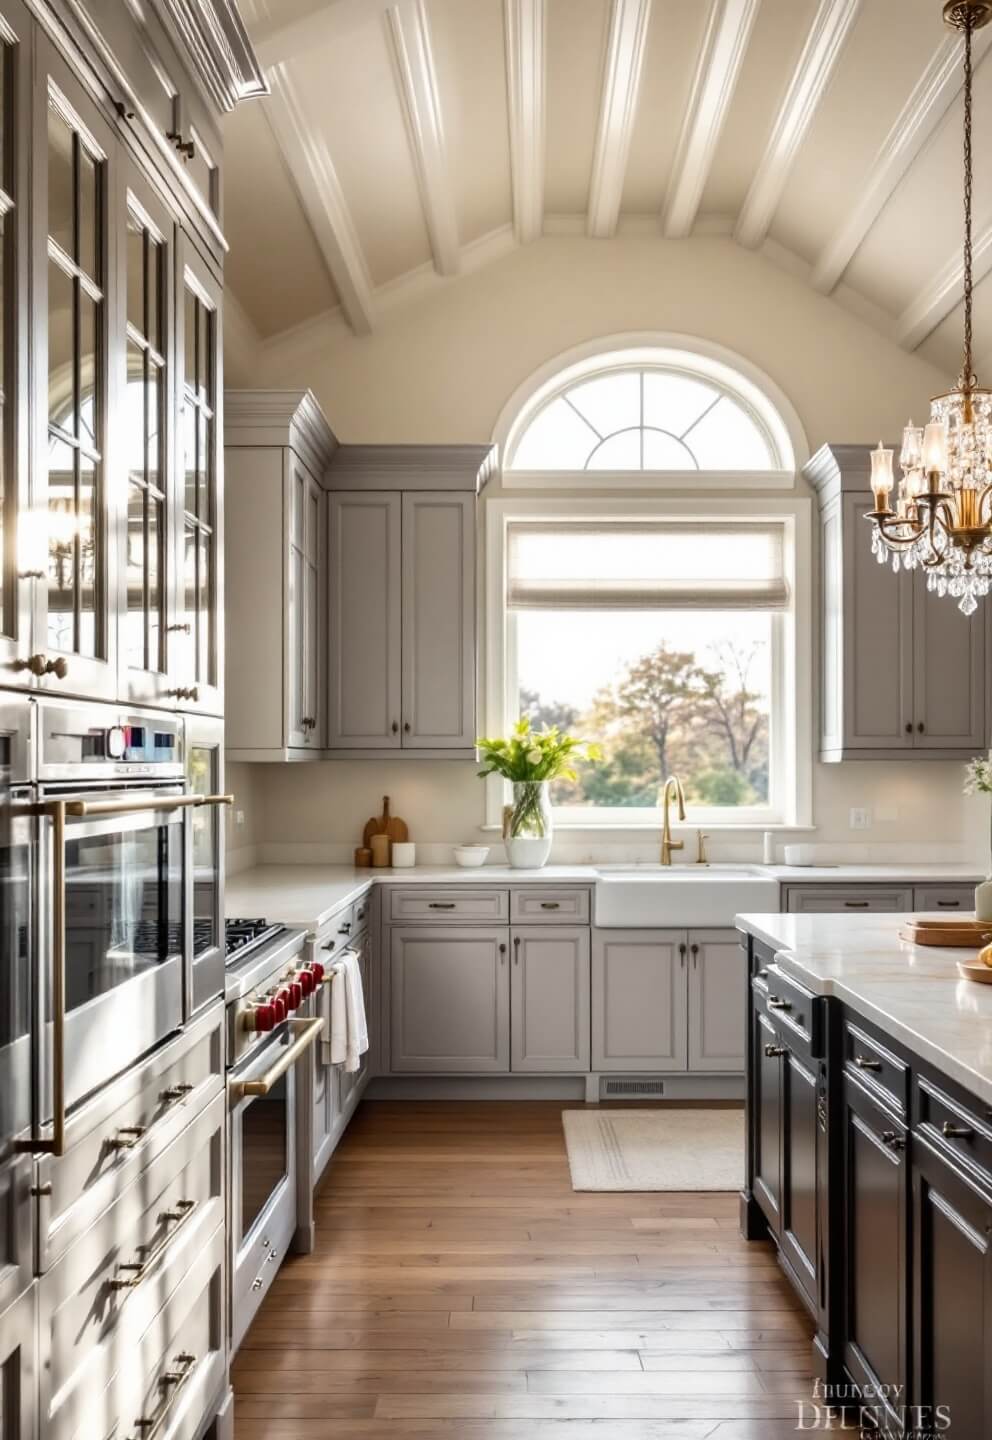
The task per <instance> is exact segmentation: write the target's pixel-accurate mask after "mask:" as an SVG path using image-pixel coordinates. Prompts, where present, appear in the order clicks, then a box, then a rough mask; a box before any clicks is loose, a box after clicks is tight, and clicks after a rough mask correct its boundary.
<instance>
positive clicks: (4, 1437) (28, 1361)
mask: <svg viewBox="0 0 992 1440" xmlns="http://www.w3.org/2000/svg"><path fill="white" fill-rule="evenodd" d="M37 1291H38V1286H37V1284H33V1285H32V1286H31V1288H30V1289H29V1290H25V1291H24V1293H23V1294H22V1295H21V1297H20V1299H19V1300H15V1301H14V1303H13V1305H11V1306H10V1308H9V1309H7V1310H4V1311H3V1313H2V1314H0V1440H34V1434H35V1409H36V1406H35V1392H36V1387H37V1384H38V1371H37V1365H36V1363H35V1362H36V1340H35V1334H36V1327H37V1321H38V1316H37Z"/></svg>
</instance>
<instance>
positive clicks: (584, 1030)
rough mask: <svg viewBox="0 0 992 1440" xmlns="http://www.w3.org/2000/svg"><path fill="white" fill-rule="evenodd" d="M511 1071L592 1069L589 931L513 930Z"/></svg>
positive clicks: (560, 928)
mask: <svg viewBox="0 0 992 1440" xmlns="http://www.w3.org/2000/svg"><path fill="white" fill-rule="evenodd" d="M511 936H512V942H511V943H512V948H513V966H512V969H511V973H510V1037H511V1038H510V1067H511V1069H513V1070H515V1071H518V1072H522V1073H524V1074H527V1073H528V1072H530V1073H539V1072H541V1071H548V1070H551V1071H554V1072H556V1073H557V1074H561V1073H562V1072H563V1071H572V1070H581V1071H587V1070H588V1069H589V931H588V930H587V929H586V928H585V927H584V926H583V927H582V928H578V927H576V928H575V929H572V928H571V927H570V926H566V925H554V926H552V925H535V926H533V927H521V928H520V929H516V930H513V931H512V932H511Z"/></svg>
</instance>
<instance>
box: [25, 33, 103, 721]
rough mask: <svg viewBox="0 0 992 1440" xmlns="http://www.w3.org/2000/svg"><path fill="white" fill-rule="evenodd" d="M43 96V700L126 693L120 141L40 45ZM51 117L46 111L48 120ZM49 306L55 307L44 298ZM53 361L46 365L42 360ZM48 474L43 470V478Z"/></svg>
mask: <svg viewBox="0 0 992 1440" xmlns="http://www.w3.org/2000/svg"><path fill="white" fill-rule="evenodd" d="M39 59H40V61H41V63H40V64H39V67H38V72H39V73H38V82H39V83H38V84H37V85H36V87H35V104H36V107H37V108H36V112H35V125H34V135H35V138H36V141H39V139H40V143H36V145H35V171H34V178H35V205H36V215H35V241H36V243H35V295H36V297H38V299H39V303H38V306H37V310H38V313H39V314H40V315H41V316H43V317H44V322H45V323H43V324H41V325H39V326H37V327H36V330H37V350H38V353H39V384H46V383H47V404H46V405H39V406H38V410H37V420H38V428H39V431H40V432H41V433H40V434H39V443H38V447H37V450H36V454H37V455H38V457H39V459H40V461H41V463H43V464H44V466H45V471H46V475H45V477H44V478H43V477H41V476H38V479H39V481H42V483H45V482H47V488H46V498H45V503H44V505H42V504H41V503H38V504H37V505H36V513H39V514H41V515H43V516H44V528H45V532H46V533H45V544H44V551H45V557H44V569H45V578H46V580H47V584H39V585H38V586H37V587H36V592H35V593H36V596H37V607H36V619H35V638H36V642H37V643H36V649H37V651H38V654H37V655H36V656H35V666H34V670H33V673H34V674H35V675H36V676H37V678H38V680H39V681H40V684H41V685H42V686H43V687H44V688H54V689H56V690H59V691H61V692H62V693H65V692H66V691H71V692H74V693H82V694H86V695H93V696H106V697H107V698H113V697H114V696H115V695H116V693H117V678H118V677H117V633H116V625H115V624H114V623H112V622H113V620H114V616H115V612H116V606H114V607H112V606H111V604H110V596H111V595H112V594H113V593H114V587H115V583H116V559H117V556H116V547H115V545H114V544H113V537H114V536H115V533H116V518H117V517H116V504H115V499H116V497H115V494H114V489H113V486H112V485H111V475H112V473H113V472H112V457H111V455H110V454H109V453H108V440H109V429H110V427H109V426H108V423H107V421H108V415H109V413H110V409H111V407H113V408H114V410H115V411H116V400H117V398H118V397H117V396H116V394H114V395H112V394H111V393H110V382H111V367H110V364H109V355H110V343H109V342H110V334H111V324H112V320H111V316H110V315H109V314H108V311H109V310H110V308H111V306H112V305H113V287H111V286H109V285H108V280H109V277H110V275H111V274H112V272H113V262H114V248H115V247H114V236H113V232H112V227H111V225H110V223H109V221H110V213H111V210H110V206H111V197H112V194H113V181H114V176H113V174H112V165H111V154H112V151H113V148H114V139H113V133H112V131H111V130H110V128H109V126H108V125H107V124H106V122H105V121H104V120H103V118H102V116H101V115H100V113H99V111H98V110H97V109H96V107H95V106H94V105H93V104H92V103H91V102H90V101H89V99H88V97H87V96H86V95H85V93H84V92H83V91H82V89H81V87H80V86H79V85H78V84H77V82H76V80H75V79H74V77H73V76H72V75H71V73H70V72H69V70H68V68H67V67H66V66H65V65H64V64H63V63H62V61H61V60H60V59H59V58H58V57H57V56H56V55H55V53H54V51H53V50H52V49H51V48H50V47H49V46H48V45H47V44H45V43H44V42H42V41H40V40H39ZM42 107H43V110H42ZM41 296H44V297H45V301H44V303H41V302H40V297H41ZM42 354H44V357H45V358H44V361H43V362H42V361H41V355H42ZM39 468H40V467H39Z"/></svg>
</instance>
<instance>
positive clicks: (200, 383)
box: [176, 236, 223, 715]
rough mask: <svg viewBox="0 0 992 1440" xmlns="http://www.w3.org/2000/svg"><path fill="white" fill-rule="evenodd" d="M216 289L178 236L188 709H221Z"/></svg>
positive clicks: (183, 690) (184, 688)
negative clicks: (179, 249) (179, 245)
mask: <svg viewBox="0 0 992 1440" xmlns="http://www.w3.org/2000/svg"><path fill="white" fill-rule="evenodd" d="M220 307H221V291H220V287H219V285H218V284H217V282H216V280H215V279H214V277H213V275H212V274H211V272H210V271H209V270H208V269H207V267H206V265H205V264H204V263H203V261H202V260H201V259H200V257H199V255H198V254H197V252H196V250H195V248H194V246H193V244H192V242H191V241H190V240H189V239H188V237H186V236H183V237H182V240H181V257H180V291H179V303H178V304H177V306H176V319H177V326H178V331H179V333H178V335H177V353H178V355H179V356H180V357H181V377H180V384H179V429H180V445H181V448H182V485H181V489H182V504H181V510H182V522H181V523H182V536H181V541H180V569H181V576H182V579H181V587H180V588H181V592H182V610H183V614H184V620H185V624H186V625H188V627H189V629H188V631H187V632H186V633H185V635H184V637H183V639H184V641H185V661H184V663H182V664H181V665H180V666H179V670H180V672H181V673H182V676H183V678H182V680H181V682H180V687H179V695H178V699H179V700H180V702H181V703H182V704H183V707H184V708H186V709H194V710H201V711H203V712H205V713H206V714H209V715H219V714H221V712H222V709H223V706H222V700H221V675H222V673H223V671H222V667H223V655H222V653H221V637H222V633H223V631H222V626H221V614H220V596H221V595H222V594H223V575H222V574H221V563H222V555H223V548H222V546H223V536H222V533H221V516H222V513H223V511H222V503H221V494H222V492H221V470H220V452H219V448H218V443H219V435H220V428H221V416H220V396H221V393H222V391H221V377H220V366H221V350H220V344H221V336H220Z"/></svg>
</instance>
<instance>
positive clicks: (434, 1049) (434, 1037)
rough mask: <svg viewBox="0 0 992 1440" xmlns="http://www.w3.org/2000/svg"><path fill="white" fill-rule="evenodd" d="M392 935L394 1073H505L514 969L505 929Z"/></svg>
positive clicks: (414, 929)
mask: <svg viewBox="0 0 992 1440" xmlns="http://www.w3.org/2000/svg"><path fill="white" fill-rule="evenodd" d="M387 933H388V934H389V956H388V960H389V980H388V984H389V1049H390V1069H391V1070H392V1071H393V1072H394V1073H397V1074H404V1073H411V1072H412V1073H418V1072H419V1073H421V1074H445V1073H448V1074H451V1073H455V1074H458V1073H483V1074H484V1073H505V1072H507V1071H508V1070H509V1068H510V969H509V965H508V963H507V960H508V955H507V952H508V949H509V945H508V931H507V930H506V928H505V927H504V926H497V927H492V928H483V927H480V928H478V929H468V928H462V927H460V926H455V925H451V926H443V927H441V926H439V927H436V928H435V927H432V926H429V925H420V926H413V925H410V926H394V927H393V928H392V929H391V930H390V931H388V932H387Z"/></svg>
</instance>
